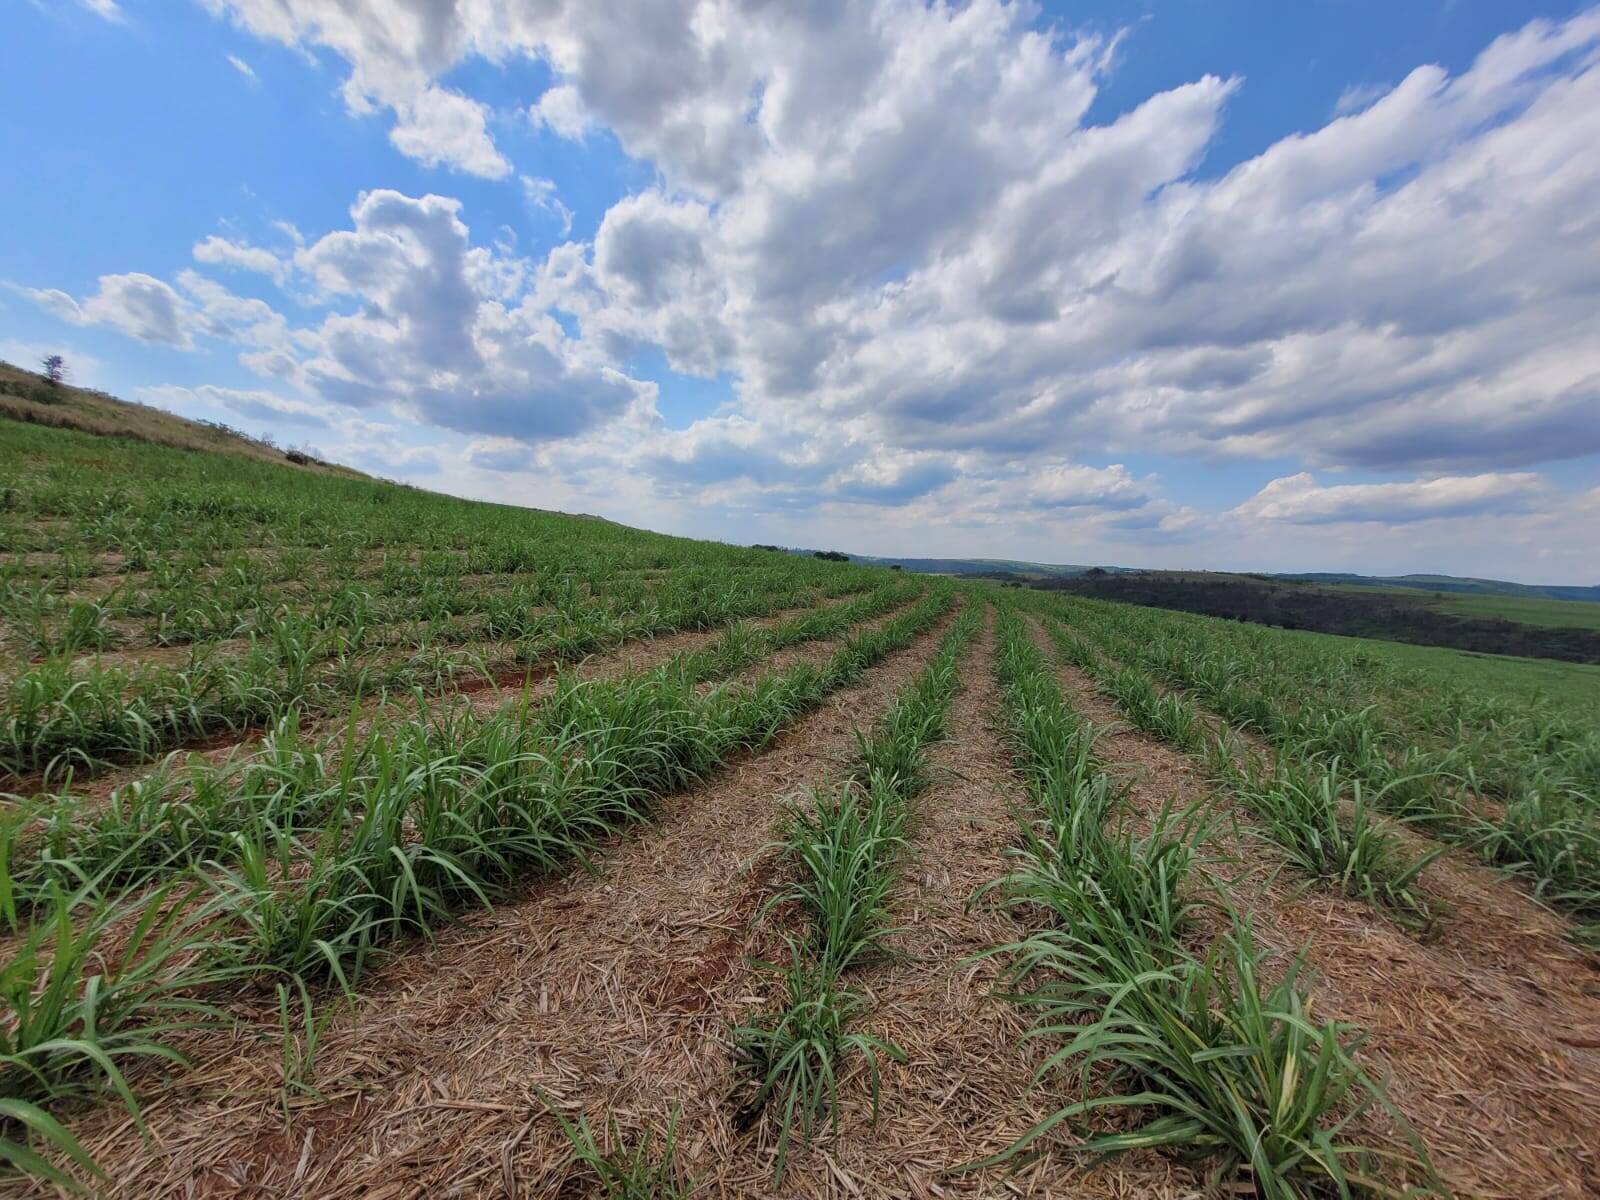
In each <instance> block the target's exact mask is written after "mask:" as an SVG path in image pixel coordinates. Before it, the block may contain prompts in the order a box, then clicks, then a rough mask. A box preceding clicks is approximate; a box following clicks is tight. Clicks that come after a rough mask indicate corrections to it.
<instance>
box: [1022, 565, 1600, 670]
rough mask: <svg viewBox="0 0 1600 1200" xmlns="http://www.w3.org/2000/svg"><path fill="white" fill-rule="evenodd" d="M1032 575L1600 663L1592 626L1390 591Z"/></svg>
mask: <svg viewBox="0 0 1600 1200" xmlns="http://www.w3.org/2000/svg"><path fill="white" fill-rule="evenodd" d="M1030 582H1032V585H1033V586H1034V587H1039V588H1044V589H1047V590H1050V591H1066V592H1073V593H1075V594H1077V595H1080V596H1092V597H1095V598H1097V599H1101V600H1122V601H1125V602H1127V603H1129V604H1147V605H1150V606H1152V607H1155V608H1171V609H1177V610H1178V611H1180V612H1191V613H1200V614H1202V615H1204V616H1208V617H1228V618H1231V619H1233V620H1236V621H1253V622H1255V623H1256V624H1258V625H1275V626H1277V627H1278V628H1280V629H1309V630H1313V631H1315V632H1317V633H1341V634H1345V635H1348V636H1351V637H1370V638H1382V639H1384V640H1386V641H1391V642H1411V643H1414V644H1416V645H1419V646H1448V647H1450V648H1452V649H1455V650H1473V651H1476V652H1478V653H1480V654H1516V655H1521V656H1523V657H1525V658H1557V659H1561V660H1563V661H1565V662H1579V663H1600V631H1597V630H1593V629H1576V628H1552V627H1547V626H1541V625H1524V624H1521V623H1520V622H1517V621H1506V620H1499V619H1485V618H1481V617H1461V616H1456V615H1454V614H1452V613H1447V612H1440V611H1438V610H1436V609H1432V608H1429V607H1428V606H1427V604H1426V603H1425V602H1424V601H1423V600H1422V599H1421V598H1418V599H1416V600H1413V599H1412V598H1411V597H1409V596H1397V595H1392V594H1389V593H1372V594H1368V593H1365V592H1359V591H1355V590H1353V589H1352V590H1344V589H1338V590H1336V589H1332V588H1324V587H1317V586H1315V585H1313V584H1306V583H1297V582H1294V581H1289V580H1276V579H1271V578H1266V577H1261V576H1251V575H1225V576H1205V577H1196V576H1192V575H1178V574H1168V573H1165V572H1160V571H1139V572H1130V573H1127V574H1115V575H1085V576H1080V577H1079V578H1076V579H1059V580H1058V579H1047V580H1036V581H1030Z"/></svg>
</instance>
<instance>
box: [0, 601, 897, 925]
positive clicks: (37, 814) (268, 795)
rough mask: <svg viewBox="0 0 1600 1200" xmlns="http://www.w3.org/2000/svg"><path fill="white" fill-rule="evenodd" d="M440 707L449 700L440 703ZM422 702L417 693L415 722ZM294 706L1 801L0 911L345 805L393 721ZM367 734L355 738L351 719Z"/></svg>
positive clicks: (731, 655)
mask: <svg viewBox="0 0 1600 1200" xmlns="http://www.w3.org/2000/svg"><path fill="white" fill-rule="evenodd" d="M919 591H920V588H919V587H918V586H917V585H915V584H899V585H891V586H886V587H882V588H879V589H876V590H874V591H871V592H867V593H865V594H864V595H861V596H858V597H856V598H854V599H853V600H849V601H846V602H844V603H842V604H838V605H834V606H831V607H828V608H821V609H814V610H811V611H808V612H806V613H803V614H801V615H800V616H797V617H794V618H792V619H790V620H788V621H785V622H782V623H780V624H778V625H775V626H772V627H771V628H769V629H765V630H761V629H756V628H753V627H751V626H748V625H745V624H742V623H741V624H737V625H734V626H731V627H730V628H729V629H728V630H727V632H726V633H724V634H723V636H722V637H720V638H718V639H717V640H716V641H715V642H713V643H712V644H711V645H710V646H707V647H705V648H703V649H698V650H686V651H682V652H680V653H679V654H677V655H675V656H674V657H673V658H672V659H670V660H668V661H667V662H666V663H665V664H663V665H662V666H661V667H658V668H656V670H655V674H657V675H659V676H660V677H663V678H667V679H671V680H674V681H677V682H678V683H680V684H681V685H683V686H693V685H695V684H699V683H704V682H706V681H709V680H714V679H719V678H726V677H727V676H730V675H732V674H734V673H735V672H737V671H740V670H742V669H744V668H745V667H747V666H750V665H751V664H754V663H759V662H760V661H762V660H763V659H765V658H766V657H767V656H768V655H770V654H771V653H773V652H774V651H776V650H778V649H780V648H783V647H786V646H793V645H798V644H801V643H804V642H810V641H816V640H820V639H823V638H830V637H834V636H837V635H838V634H840V633H842V632H844V631H846V630H848V629H850V628H852V627H854V626H856V625H858V624H860V623H861V622H863V621H866V620H870V619H872V618H874V617H877V616H879V615H881V614H883V613H884V612H887V611H888V610H890V609H892V608H895V607H897V606H899V605H902V604H905V603H906V602H908V601H910V600H911V599H913V598H914V597H915V596H916V595H917V594H918V593H919ZM447 703H448V701H447ZM429 707H430V705H429V701H428V700H427V699H426V698H425V697H421V696H419V697H417V708H418V710H419V711H420V712H421V713H422V714H423V715H422V716H420V717H416V718H411V719H413V720H419V721H423V722H426V721H428V720H435V721H438V720H440V719H442V718H441V717H439V716H438V715H437V714H434V715H430V714H429ZM300 718H301V714H300V712H299V711H298V710H291V711H290V712H288V713H286V714H284V716H282V717H281V718H280V719H279V720H278V722H277V723H276V724H275V725H274V726H273V727H272V729H271V730H270V731H269V733H268V734H267V735H266V736H265V737H264V738H263V739H262V742H261V745H260V748H259V750H257V751H256V752H255V753H252V754H249V755H247V756H244V757H234V758H229V759H227V760H224V761H223V762H220V763H218V762H212V761H210V760H208V759H205V758H202V757H199V756H192V757H187V758H180V756H178V755H171V756H169V757H168V758H167V759H166V761H165V762H164V763H163V764H162V765H161V766H160V767H159V768H158V769H157V770H155V771H152V772H151V773H150V774H149V775H147V776H145V777H144V778H142V779H139V780H136V781H135V782H133V783H130V784H127V785H125V786H123V787H120V788H117V789H115V790H114V791H113V792H112V793H111V794H110V796H109V797H108V798H107V799H106V800H104V801H99V800H87V801H86V800H83V799H81V798H79V797H75V796H73V795H72V794H71V793H70V792H67V793H62V794H58V795H53V794H45V795H40V796H37V797H34V798H32V799H29V800H24V799H23V798H20V797H15V798H12V806H11V808H10V811H8V812H6V813H5V814H3V816H0V917H4V918H5V919H6V920H7V921H8V922H9V923H10V925H11V926H12V927H13V928H15V926H16V924H17V922H18V920H19V918H20V917H23V916H26V914H27V913H29V912H30V911H32V910H33V909H34V908H35V907H36V906H37V905H39V904H40V903H41V902H42V901H43V900H45V899H46V898H47V897H48V896H50V895H51V893H52V889H53V888H54V887H56V886H58V885H59V886H63V887H66V888H69V889H71V888H74V887H76V886H77V885H79V884H81V883H84V882H88V881H91V880H92V881H94V882H95V883H96V884H97V886H99V887H100V888H102V889H118V888H123V887H129V886H138V885H142V884H144V883H146V882H148V881H149V880H151V879H154V878H159V877H161V876H163V875H167V874H171V873H173V872H174V871H178V870H182V869H184V868H186V867H190V866H193V865H196V864H198V863H200V862H202V861H204V860H206V859H221V860H225V859H227V858H228V857H229V856H230V854H231V853H232V852H233V851H234V850H236V849H238V848H239V845H240V843H238V842H237V841H236V839H235V836H234V835H235V834H236V832H237V831H238V830H240V829H243V828H246V827H248V826H249V825H251V824H252V823H255V822H260V823H262V824H264V825H266V826H268V827H271V828H273V829H275V830H278V831H280V832H283V833H286V834H291V835H292V834H294V833H296V832H297V831H302V830H305V829H306V828H307V826H308V825H309V826H311V827H312V829H313V830H314V829H315V827H316V826H318V825H319V824H321V823H322V822H324V821H325V820H326V819H327V814H328V813H329V812H330V811H332V810H336V809H341V808H345V807H348V806H347V804H346V803H345V802H344V800H343V796H344V795H345V793H346V792H347V791H348V790H349V786H350V784H349V782H348V781H350V780H352V779H360V778H363V777H365V776H366V775H367V774H368V773H369V772H371V771H373V770H374V769H376V768H375V759H376V756H377V755H378V754H379V753H380V749H381V747H382V746H384V745H386V743H385V742H383V741H382V740H381V737H380V731H381V733H382V734H383V735H384V736H388V735H390V734H392V732H393V722H392V720H391V719H390V718H389V717H387V716H386V715H385V714H383V713H381V712H380V713H379V714H377V715H376V716H375V717H374V718H373V719H372V720H371V721H369V722H360V721H358V720H357V718H356V717H355V716H354V715H353V716H352V717H351V718H350V720H349V722H348V723H347V724H346V726H345V729H344V732H343V734H342V736H341V735H340V734H338V733H334V734H333V735H331V736H329V737H327V738H325V739H323V740H321V741H318V742H314V743H310V744H308V742H307V740H306V738H305V735H304V731H303V729H302V726H301V720H300ZM363 723H365V724H367V725H369V727H370V730H369V732H368V733H367V734H366V735H365V736H364V737H362V736H360V733H359V731H360V729H361V727H362V724H363Z"/></svg>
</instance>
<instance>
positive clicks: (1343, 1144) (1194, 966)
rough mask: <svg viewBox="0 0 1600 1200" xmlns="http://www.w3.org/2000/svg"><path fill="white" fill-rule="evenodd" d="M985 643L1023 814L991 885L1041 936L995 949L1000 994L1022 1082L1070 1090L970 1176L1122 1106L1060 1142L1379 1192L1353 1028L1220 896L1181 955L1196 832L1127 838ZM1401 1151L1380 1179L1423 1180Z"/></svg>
mask: <svg viewBox="0 0 1600 1200" xmlns="http://www.w3.org/2000/svg"><path fill="white" fill-rule="evenodd" d="M999 632H1000V654H999V658H998V661H997V672H998V676H999V680H1000V685H1001V689H1002V696H1003V707H1004V710H1005V720H1006V724H1007V730H1008V736H1009V738H1010V741H1011V743H1012V745H1013V747H1014V751H1015V754H1016V757H1017V762H1018V766H1019V768H1020V769H1021V771H1022V773H1023V776H1024V778H1025V779H1026V781H1027V785H1028V791H1029V796H1030V799H1031V801H1032V813H1031V814H1030V815H1029V816H1028V818H1027V819H1026V820H1025V821H1024V823H1023V825H1022V829H1021V837H1022V845H1021V848H1020V849H1019V850H1018V851H1017V853H1016V858H1017V865H1016V867H1015V869H1014V870H1013V871H1012V872H1011V873H1010V874H1009V875H1008V876H1006V877H1005V878H1003V879H1001V880H999V881H998V882H997V883H996V884H995V885H994V886H993V889H992V893H993V894H994V895H996V896H998V897H1000V898H1001V899H1003V900H1004V902H1006V903H1007V904H1009V905H1011V906H1012V907H1014V908H1015V909H1016V910H1018V911H1019V913H1022V914H1024V915H1025V916H1027V917H1029V918H1032V920H1033V921H1034V922H1036V923H1037V925H1038V927H1037V928H1036V929H1035V930H1034V931H1033V932H1031V933H1030V934H1028V935H1027V936H1026V937H1024V938H1023V939H1021V940H1020V941H1018V942H1015V943H1013V944H1011V945H1007V946H1002V947H998V948H996V949H995V951H993V953H995V954H997V955H999V956H1001V957H1002V958H1003V960H1004V961H1005V963H1006V979H1007V980H1008V986H1009V989H1010V991H1009V994H1008V998H1009V999H1010V1000H1012V1001H1013V1002H1014V1003H1016V1004H1018V1005H1020V1006H1022V1007H1023V1008H1024V1009H1026V1010H1028V1011H1029V1012H1030V1013H1031V1014H1032V1016H1033V1025H1032V1027H1031V1029H1030V1033H1029V1037H1030V1039H1031V1040H1033V1041H1036V1042H1039V1043H1042V1044H1043V1045H1044V1046H1045V1048H1046V1054H1045V1057H1044V1060H1043V1062H1042V1065H1041V1066H1040V1067H1039V1069H1038V1076H1039V1078H1040V1079H1041V1081H1043V1080H1045V1079H1050V1078H1058V1077H1060V1078H1063V1079H1065V1080H1070V1081H1072V1082H1073V1083H1074V1084H1075V1085H1076V1091H1078V1092H1079V1093H1081V1095H1080V1098H1078V1099H1073V1100H1070V1101H1068V1102H1066V1103H1064V1104H1062V1106H1061V1107H1059V1108H1058V1109H1057V1110H1056V1111H1055V1112H1054V1113H1053V1114H1052V1115H1050V1116H1049V1117H1048V1118H1046V1119H1045V1120H1044V1121H1042V1122H1041V1123H1039V1124H1038V1125H1037V1126H1035V1127H1034V1128H1033V1129H1031V1130H1029V1131H1028V1132H1027V1133H1026V1134H1024V1135H1023V1137H1022V1138H1020V1139H1019V1140H1018V1141H1017V1143H1015V1144H1014V1145H1013V1146H1012V1147H1011V1148H1009V1149H1008V1150H1007V1151H1005V1152H1003V1153H1002V1154H1000V1155H997V1156H995V1158H993V1159H990V1160H985V1164H978V1165H986V1164H988V1163H993V1162H1001V1161H1007V1160H1011V1159H1014V1158H1015V1157H1017V1156H1019V1155H1022V1154H1024V1153H1028V1152H1030V1148H1031V1147H1033V1146H1034V1143H1036V1142H1037V1141H1038V1140H1039V1139H1040V1138H1042V1137H1044V1136H1045V1135H1047V1134H1049V1133H1051V1132H1052V1131H1053V1130H1056V1129H1057V1128H1058V1127H1061V1126H1063V1125H1072V1124H1078V1125H1083V1124H1085V1123H1086V1122H1087V1121H1088V1119H1089V1118H1090V1117H1092V1116H1093V1115H1094V1114H1096V1113H1102V1112H1108V1111H1122V1112H1126V1113H1127V1114H1128V1115H1129V1116H1131V1117H1133V1118H1134V1120H1135V1121H1137V1122H1138V1123H1137V1124H1134V1125H1133V1126H1132V1127H1129V1128H1119V1129H1116V1130H1115V1131H1112V1132H1098V1133H1096V1132H1088V1131H1087V1130H1086V1131H1085V1133H1084V1136H1082V1137H1081V1139H1080V1140H1078V1141H1077V1142H1076V1143H1074V1144H1073V1146H1072V1149H1073V1150H1074V1151H1076V1152H1078V1153H1083V1154H1088V1155H1095V1156H1103V1155H1114V1154H1118V1153H1122V1152H1125V1151H1127V1150H1131V1149H1137V1148H1158V1149H1163V1150H1166V1151H1169V1152H1174V1153H1178V1154H1182V1155H1186V1156H1191V1157H1201V1158H1206V1159H1209V1160H1210V1161H1211V1162H1212V1164H1213V1168H1214V1169H1213V1175H1212V1179H1213V1182H1214V1183H1217V1184H1219V1185H1222V1186H1226V1187H1240V1188H1242V1187H1248V1188H1249V1189H1251V1190H1252V1191H1253V1192H1254V1194H1256V1195H1258V1196H1262V1197H1264V1198H1267V1200H1299V1198H1302V1197H1308V1196H1313V1195H1319V1194H1322V1192H1323V1189H1324V1188H1332V1189H1335V1190H1337V1192H1338V1194H1340V1195H1348V1194H1350V1193H1351V1192H1353V1191H1362V1190H1368V1189H1371V1190H1379V1191H1381V1190H1382V1188H1383V1186H1384V1185H1383V1184H1380V1183H1379V1180H1378V1176H1379V1171H1378V1168H1377V1165H1376V1164H1377V1162H1378V1155H1377V1154H1376V1152H1374V1151H1372V1150H1370V1149H1367V1148H1363V1147H1362V1146H1360V1145H1359V1144H1356V1143H1354V1142H1353V1141H1351V1140H1350V1138H1351V1136H1352V1135H1353V1133H1354V1124H1355V1122H1356V1121H1357V1120H1358V1119H1359V1118H1360V1116H1361V1115H1362V1114H1363V1113H1364V1112H1365V1111H1367V1110H1368V1109H1369V1108H1371V1107H1372V1106H1374V1105H1377V1106H1380V1107H1382V1108H1384V1109H1385V1110H1387V1111H1388V1112H1389V1115H1390V1116H1391V1117H1393V1118H1395V1119H1396V1120H1398V1114H1397V1113H1395V1112H1394V1111H1393V1109H1392V1106H1390V1105H1389V1104H1388V1102H1387V1100H1386V1099H1385V1098H1384V1096H1383V1094H1382V1092H1381V1090H1380V1089H1379V1087H1378V1086H1377V1085H1376V1083H1375V1082H1374V1081H1372V1080H1371V1079H1370V1078H1369V1077H1368V1076H1367V1075H1366V1074H1365V1072H1363V1071H1362V1070H1361V1068H1360V1067H1359V1066H1358V1065H1357V1064H1356V1062H1355V1061H1354V1059H1353V1058H1352V1051H1353V1050H1354V1048H1355V1046H1356V1045H1357V1044H1358V1038H1357V1035H1356V1033H1355V1031H1354V1030H1352V1029H1350V1028H1349V1027H1347V1026H1344V1025H1341V1024H1339V1023H1337V1022H1332V1021H1329V1022H1323V1023H1321V1024H1318V1023H1315V1022H1314V1021H1313V1020H1312V1019H1311V1016H1310V1011H1311V1004H1310V995H1309V992H1308V990H1307V988H1306V986H1305V984H1304V983H1303V982H1302V980H1301V971H1300V966H1299V962H1298V960H1297V961H1296V962H1295V963H1293V964H1291V966H1290V967H1289V969H1288V970H1287V971H1285V972H1283V973H1282V975H1281V976H1280V977H1279V978H1278V979H1277V981H1276V982H1268V980H1267V979H1266V978H1265V977H1264V975H1263V973H1262V971H1261V964H1260V955H1259V953H1258V951H1257V949H1256V947H1255V945H1254V942H1253V940H1252V938H1251V935H1250V930H1249V923H1248V921H1247V920H1246V919H1244V918H1242V917H1240V916H1238V915H1236V914H1232V910H1231V909H1227V908H1226V905H1225V902H1224V900H1223V897H1221V896H1220V895H1219V896H1218V897H1217V901H1216V902H1217V904H1218V905H1219V906H1221V907H1223V908H1224V909H1225V911H1227V912H1229V913H1230V914H1231V919H1230V921H1229V929H1228V931H1227V932H1225V933H1223V934H1222V935H1221V936H1220V937H1218V938H1217V939H1215V940H1214V941H1213V942H1212V943H1211V944H1210V945H1209V946H1208V947H1205V948H1203V949H1200V950H1196V949H1192V948H1191V945H1192V943H1193V942H1195V941H1196V940H1197V939H1198V928H1197V925H1198V923H1197V921H1196V915H1197V914H1196V909H1195V901H1194V899H1193V897H1194V896H1195V894H1196V893H1197V892H1199V891H1200V889H1201V884H1200V881H1199V880H1198V879H1197V878H1195V877H1194V872H1193V867H1194V864H1195V862H1196V860H1197V858H1198V857H1199V854H1200V851H1201V846H1202V845H1203V843H1204V842H1205V841H1206V839H1207V826H1206V824H1205V823H1204V822H1203V821H1202V820H1201V819H1200V818H1198V817H1197V816H1196V815H1195V814H1193V813H1187V814H1175V813H1173V812H1171V811H1163V812H1162V813H1161V814H1159V815H1158V816H1157V817H1156V819H1155V820H1154V822H1153V825H1152V827H1151V828H1150V829H1149V830H1148V831H1147V832H1145V833H1142V834H1141V833H1137V832H1135V831H1134V829H1133V827H1132V826H1131V824H1130V823H1129V822H1128V821H1127V819H1126V817H1127V813H1126V810H1125V807H1124V803H1123V799H1122V796H1121V794H1120V793H1119V790H1118V789H1117V787H1116V786H1115V785H1114V784H1113V783H1112V782H1111V781H1110V780H1109V779H1108V777H1107V776H1106V774H1105V772H1104V771H1103V769H1102V767H1101V764H1100V763H1099V761H1098V759H1097V757H1096V755H1095V750H1094V732H1093V730H1092V728H1091V727H1089V726H1088V725H1087V724H1086V723H1084V722H1083V721H1081V720H1080V719H1079V718H1078V716H1077V714H1076V713H1075V712H1074V711H1073V710H1072V709H1071V707H1070V706H1069V705H1068V704H1067V702H1066V701H1065V699H1064V698H1063V696H1062V693H1061V690H1060V685H1059V683H1058V682H1057V680H1056V679H1055V677H1054V675H1053V672H1052V671H1051V669H1050V667H1049V665H1048V664H1047V662H1046V660H1045V658H1044V656H1043V654H1042V653H1041V652H1040V650H1039V648H1038V647H1037V645H1035V644H1034V642H1033V640H1032V638H1031V637H1030V636H1029V634H1028V631H1027V629H1026V627H1025V625H1024V624H1023V622H1022V620H1021V619H1020V618H1019V617H1018V616H1017V615H1016V614H1015V613H1007V614H1006V615H1005V616H1004V618H1003V619H1002V621H1001V623H1000V630H999ZM1041 918H1042V919H1041ZM1414 1150H1415V1153H1416V1156H1417V1157H1416V1159H1415V1160H1414V1161H1412V1162H1410V1163H1409V1164H1407V1163H1404V1162H1401V1161H1399V1160H1394V1159H1391V1160H1389V1163H1388V1169H1387V1171H1386V1172H1384V1174H1386V1175H1393V1174H1396V1173H1406V1174H1409V1175H1411V1176H1412V1180H1411V1182H1412V1185H1413V1186H1417V1184H1416V1180H1417V1179H1419V1178H1420V1179H1421V1180H1422V1181H1423V1182H1422V1184H1421V1186H1422V1187H1423V1188H1424V1189H1426V1188H1427V1187H1428V1186H1429V1185H1430V1184H1431V1183H1432V1182H1433V1176H1432V1171H1431V1169H1429V1168H1428V1167H1427V1166H1426V1162H1425V1157H1424V1156H1423V1152H1422V1149H1421V1147H1420V1146H1415V1147H1414ZM1235 1180H1240V1181H1247V1182H1235Z"/></svg>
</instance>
